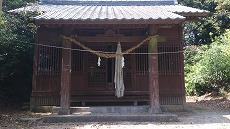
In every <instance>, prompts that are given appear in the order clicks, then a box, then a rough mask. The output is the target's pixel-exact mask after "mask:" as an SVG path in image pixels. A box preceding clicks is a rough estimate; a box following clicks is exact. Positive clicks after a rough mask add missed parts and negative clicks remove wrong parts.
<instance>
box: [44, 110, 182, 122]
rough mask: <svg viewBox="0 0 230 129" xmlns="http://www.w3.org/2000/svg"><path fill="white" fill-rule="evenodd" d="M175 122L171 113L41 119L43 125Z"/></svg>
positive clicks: (105, 114) (50, 117)
mask: <svg viewBox="0 0 230 129" xmlns="http://www.w3.org/2000/svg"><path fill="white" fill-rule="evenodd" d="M124 121H131V122H177V121H179V120H178V117H177V115H175V114H172V113H166V112H164V113H162V114H147V113H146V114H141V113H136V114H117V113H102V114H92V113H89V112H85V113H84V112H83V113H78V114H74V115H51V116H46V117H44V118H43V122H44V123H67V122H124Z"/></svg>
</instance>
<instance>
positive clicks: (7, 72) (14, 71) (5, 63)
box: [0, 0, 36, 106]
mask: <svg viewBox="0 0 230 129" xmlns="http://www.w3.org/2000/svg"><path fill="white" fill-rule="evenodd" d="M20 1H21V0H19V1H18V0H9V1H4V2H3V4H4V9H3V15H2V21H3V22H2V24H0V30H1V31H0V71H1V72H0V102H1V104H3V103H4V102H5V104H7V103H8V104H9V103H11V104H13V105H17V104H19V105H20V104H21V103H23V102H26V101H29V98H30V93H31V87H32V84H31V83H32V63H33V45H31V44H29V43H34V33H35V29H36V26H35V25H34V24H33V19H31V17H33V16H34V15H36V14H27V15H15V16H12V15H11V14H9V13H7V10H9V9H12V8H13V7H19V5H18V3H19V2H20ZM27 1H28V0H27ZM21 2H22V3H21V4H22V5H25V1H21ZM15 3H16V4H17V5H14V4H15ZM8 4H10V6H9V8H8V6H5V5H8ZM5 106H7V105H5Z"/></svg>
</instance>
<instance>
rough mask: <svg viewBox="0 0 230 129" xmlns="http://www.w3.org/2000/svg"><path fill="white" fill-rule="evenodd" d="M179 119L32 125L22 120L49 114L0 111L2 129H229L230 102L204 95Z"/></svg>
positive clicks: (189, 104)
mask: <svg viewBox="0 0 230 129" xmlns="http://www.w3.org/2000/svg"><path fill="white" fill-rule="evenodd" d="M174 113H175V114H177V115H178V116H179V119H180V122H168V123H165V122H141V123H140V122H115V123H111V122H104V123H99V122H94V123H55V124H48V123H42V121H41V120H37V121H36V122H35V120H32V121H30V122H26V121H21V120H20V119H21V118H40V117H42V116H44V115H49V113H46V114H35V113H30V112H26V111H16V110H14V111H12V110H1V112H0V128H7V129H8V128H39V129H43V128H44V129H46V128H50V129H52V128H63V129H66V128H74V129H75V128H76V129H78V128H80V129H81V128H84V129H85V128H86V129H87V128H88V129H108V128H112V129H118V128H122V129H130V128H132V129H133V128H135V129H139V128H144V129H152V128H160V129H164V128H165V129H169V128H170V129H172V128H177V129H181V128H186V129H187V128H193V129H194V128H209V129H229V128H230V100H229V99H228V98H223V97H213V96H211V95H204V96H201V97H187V110H186V111H184V112H174Z"/></svg>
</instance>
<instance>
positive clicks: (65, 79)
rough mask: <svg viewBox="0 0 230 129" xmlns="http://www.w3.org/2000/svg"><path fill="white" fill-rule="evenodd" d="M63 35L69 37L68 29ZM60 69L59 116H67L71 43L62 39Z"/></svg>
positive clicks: (68, 111)
mask: <svg viewBox="0 0 230 129" xmlns="http://www.w3.org/2000/svg"><path fill="white" fill-rule="evenodd" d="M63 33H64V34H65V35H70V34H71V30H70V28H69V27H64V29H63ZM63 47H64V48H67V49H62V67H61V68H62V69H61V104H60V105H61V109H60V111H59V112H58V114H59V115H69V114H71V112H70V86H71V43H70V42H69V41H68V40H64V39H63Z"/></svg>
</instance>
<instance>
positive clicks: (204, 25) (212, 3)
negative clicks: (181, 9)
mask: <svg viewBox="0 0 230 129" xmlns="http://www.w3.org/2000/svg"><path fill="white" fill-rule="evenodd" d="M180 3H181V4H183V5H187V6H191V7H195V8H200V9H204V10H208V11H210V13H209V16H208V17H207V18H202V19H200V20H199V21H197V22H187V23H185V24H184V26H185V29H184V35H185V37H184V40H185V45H201V44H211V43H212V41H213V40H214V39H215V37H218V36H220V35H222V34H223V33H225V30H226V29H228V28H230V10H229V9H230V2H228V1H227V2H226V0H225V1H224V0H202V1H200V0H181V2H180Z"/></svg>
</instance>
